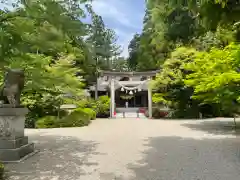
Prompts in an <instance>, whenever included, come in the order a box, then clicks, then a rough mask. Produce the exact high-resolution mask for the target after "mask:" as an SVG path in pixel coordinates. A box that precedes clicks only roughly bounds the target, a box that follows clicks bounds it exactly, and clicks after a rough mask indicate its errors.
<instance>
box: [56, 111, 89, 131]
mask: <svg viewBox="0 0 240 180" xmlns="http://www.w3.org/2000/svg"><path fill="white" fill-rule="evenodd" d="M90 120H91V116H90V114H88V113H86V112H84V110H83V109H80V108H78V109H76V110H74V111H73V112H72V113H71V114H69V115H68V116H66V117H64V118H62V119H60V120H58V121H57V122H56V126H57V127H82V126H87V125H89V124H90Z"/></svg>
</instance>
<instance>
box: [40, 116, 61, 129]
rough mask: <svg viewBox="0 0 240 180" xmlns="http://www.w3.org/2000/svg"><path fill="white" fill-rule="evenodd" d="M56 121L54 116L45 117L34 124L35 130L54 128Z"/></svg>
mask: <svg viewBox="0 0 240 180" xmlns="http://www.w3.org/2000/svg"><path fill="white" fill-rule="evenodd" d="M56 121H57V117H56V116H45V117H43V118H41V119H39V120H38V121H37V122H36V128H55V127H56Z"/></svg>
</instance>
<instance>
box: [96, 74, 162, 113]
mask: <svg viewBox="0 0 240 180" xmlns="http://www.w3.org/2000/svg"><path fill="white" fill-rule="evenodd" d="M158 72H159V71H150V72H111V71H103V72H102V74H101V76H102V77H105V81H103V82H101V85H102V86H107V87H108V88H109V89H110V99H111V101H110V117H111V118H115V117H116V112H117V113H123V117H124V113H130V112H132V113H133V112H136V113H139V112H140V110H141V109H145V110H147V111H148V113H147V114H148V117H149V118H152V90H151V86H150V81H151V80H152V78H154V77H155V76H156V74H157V73H158ZM138 116H139V114H138Z"/></svg>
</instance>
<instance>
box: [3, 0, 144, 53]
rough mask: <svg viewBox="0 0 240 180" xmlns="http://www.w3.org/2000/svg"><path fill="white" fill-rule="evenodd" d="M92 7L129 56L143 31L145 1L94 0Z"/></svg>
mask: <svg viewBox="0 0 240 180" xmlns="http://www.w3.org/2000/svg"><path fill="white" fill-rule="evenodd" d="M9 1H10V0H9ZM92 6H93V9H94V11H95V12H96V13H97V14H98V15H101V16H102V18H103V20H104V23H105V25H106V26H107V27H108V28H111V29H113V30H114V31H115V32H116V34H117V36H118V44H119V45H121V46H122V47H123V53H122V55H123V56H125V57H126V56H128V44H129V42H130V41H131V39H132V37H133V35H134V34H135V33H140V32H141V31H142V25H143V16H144V13H145V0H94V1H93V3H92ZM2 7H3V5H2V4H1V3H0V8H2Z"/></svg>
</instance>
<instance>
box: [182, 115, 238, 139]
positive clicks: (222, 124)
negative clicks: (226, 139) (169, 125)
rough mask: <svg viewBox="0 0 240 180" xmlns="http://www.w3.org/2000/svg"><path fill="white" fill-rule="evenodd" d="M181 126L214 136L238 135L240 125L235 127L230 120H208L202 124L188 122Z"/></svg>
mask: <svg viewBox="0 0 240 180" xmlns="http://www.w3.org/2000/svg"><path fill="white" fill-rule="evenodd" d="M182 126H184V127H187V128H190V129H193V130H196V131H205V132H207V133H210V134H216V135H237V136H238V135H240V123H239V122H238V126H237V127H235V125H234V121H233V120H231V119H227V120H224V119H221V120H219V119H217V118H216V119H210V120H205V121H202V122H193V123H191V122H188V123H185V124H182Z"/></svg>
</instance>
